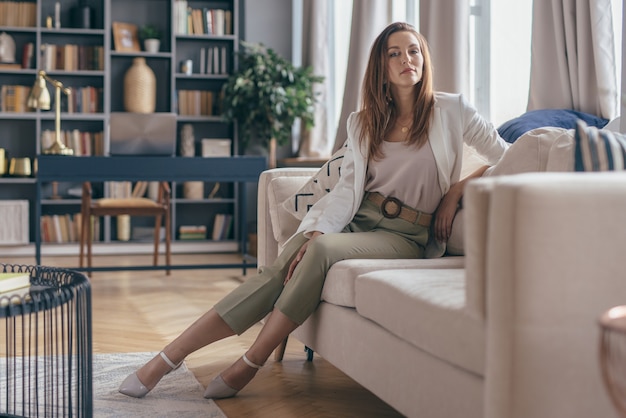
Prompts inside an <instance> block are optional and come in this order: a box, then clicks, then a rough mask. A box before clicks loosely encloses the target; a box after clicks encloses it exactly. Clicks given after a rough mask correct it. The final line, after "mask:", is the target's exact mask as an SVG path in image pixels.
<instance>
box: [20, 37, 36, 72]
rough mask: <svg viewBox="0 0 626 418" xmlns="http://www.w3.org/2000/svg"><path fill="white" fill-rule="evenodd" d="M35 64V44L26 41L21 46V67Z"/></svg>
mask: <svg viewBox="0 0 626 418" xmlns="http://www.w3.org/2000/svg"><path fill="white" fill-rule="evenodd" d="M34 66H35V44H34V43H32V42H26V43H25V44H24V46H23V47H22V68H34Z"/></svg>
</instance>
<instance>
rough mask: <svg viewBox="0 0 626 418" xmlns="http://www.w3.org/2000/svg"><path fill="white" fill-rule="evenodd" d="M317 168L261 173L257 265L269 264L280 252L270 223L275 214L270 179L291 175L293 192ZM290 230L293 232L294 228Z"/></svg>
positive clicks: (281, 169)
mask: <svg viewBox="0 0 626 418" xmlns="http://www.w3.org/2000/svg"><path fill="white" fill-rule="evenodd" d="M318 170H319V169H318V168H300V167H288V168H274V169H271V170H266V171H264V172H262V173H261V176H260V177H259V183H258V207H257V223H258V224H257V234H258V237H257V239H258V245H257V263H258V265H259V266H265V265H269V264H271V263H272V262H273V261H274V260H275V259H276V257H277V256H278V253H279V252H280V243H279V240H278V239H277V237H276V234H274V229H275V228H274V226H275V225H273V224H272V223H273V220H275V219H276V216H277V215H276V212H275V211H276V209H277V208H276V205H277V202H276V198H275V194H273V190H272V189H273V188H272V181H273V180H275V179H280V178H285V177H291V178H293V180H294V181H293V182H291V183H290V186H291V187H292V188H294V189H295V190H293V192H295V191H297V190H298V188H299V187H300V186H302V185H304V183H305V182H306V180H308V179H309V178H310V177H311V176H312V175H313V174H315V173H316V172H317V171H318ZM283 192H284V190H283ZM272 215H273V216H272ZM291 232H295V229H294V230H293V231H291ZM287 233H288V231H283V234H287Z"/></svg>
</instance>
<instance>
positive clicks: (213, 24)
mask: <svg viewBox="0 0 626 418" xmlns="http://www.w3.org/2000/svg"><path fill="white" fill-rule="evenodd" d="M173 22H174V23H173V24H174V33H175V34H177V35H217V36H222V35H232V34H233V12H232V11H231V10H227V9H219V8H215V9H210V8H208V7H203V8H195V9H194V8H192V7H190V6H189V4H188V2H187V1H186V0H176V1H175V2H174V19H173Z"/></svg>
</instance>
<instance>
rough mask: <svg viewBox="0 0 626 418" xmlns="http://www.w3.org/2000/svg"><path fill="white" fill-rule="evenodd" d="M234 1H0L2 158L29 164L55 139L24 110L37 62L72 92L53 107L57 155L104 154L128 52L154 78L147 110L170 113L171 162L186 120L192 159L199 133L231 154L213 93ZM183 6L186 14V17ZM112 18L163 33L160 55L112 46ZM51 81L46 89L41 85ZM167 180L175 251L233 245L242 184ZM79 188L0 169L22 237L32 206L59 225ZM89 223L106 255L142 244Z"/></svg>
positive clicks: (233, 20) (33, 215)
mask: <svg viewBox="0 0 626 418" xmlns="http://www.w3.org/2000/svg"><path fill="white" fill-rule="evenodd" d="M57 3H58V6H57ZM241 3H242V1H241V0H217V1H208V0H188V1H186V2H183V1H179V0H133V1H128V0H87V1H84V2H82V1H79V0H60V1H58V2H55V1H48V0H33V1H29V0H25V1H6V0H0V34H1V33H3V32H4V33H7V34H8V35H10V36H11V38H12V39H13V40H14V42H15V51H16V53H15V55H16V56H15V64H17V65H3V64H6V63H0V86H1V88H2V92H1V93H2V95H0V148H3V149H4V150H5V153H6V161H8V160H10V159H11V158H13V157H29V158H30V159H31V161H33V162H35V161H36V160H37V159H38V157H40V156H41V154H42V150H43V149H45V148H46V144H47V143H48V142H49V141H50V140H51V138H52V139H53V138H54V124H55V115H54V111H32V110H30V109H28V108H27V107H26V106H25V100H26V97H27V96H28V92H29V89H30V88H31V87H32V85H33V83H34V80H35V77H36V74H37V71H38V70H39V69H44V70H46V72H47V74H48V75H49V76H50V77H52V78H54V79H57V80H59V81H61V82H62V83H63V85H64V86H65V87H68V88H70V89H71V90H72V92H73V93H74V96H73V98H71V99H70V98H68V99H63V101H62V108H61V109H62V113H61V130H62V131H63V137H64V140H65V142H66V144H67V145H68V146H70V147H72V148H73V149H74V150H75V155H76V156H75V157H67V158H90V157H99V156H109V155H110V118H111V113H114V112H124V111H125V107H124V75H125V73H126V71H127V70H128V68H129V67H130V66H131V65H132V63H133V60H134V59H135V58H137V57H142V58H144V59H145V61H146V63H147V65H148V66H149V67H150V69H151V70H152V71H153V72H154V74H155V77H156V83H157V89H156V109H155V112H158V113H160V112H164V113H171V112H174V113H176V124H177V127H176V128H177V138H176V154H175V156H176V157H177V158H178V157H180V158H184V157H183V153H182V152H183V150H182V149H181V146H180V143H181V132H182V131H183V128H184V127H185V129H190V130H192V131H193V138H194V140H193V150H194V156H196V157H199V156H201V155H202V141H203V140H204V139H207V138H208V139H213V138H215V139H217V138H219V139H223V138H227V139H230V140H231V150H230V153H231V155H233V156H237V155H239V149H238V141H237V132H236V126H233V125H232V124H228V123H225V122H224V121H223V119H222V118H221V116H220V114H221V107H220V90H221V87H222V85H223V83H224V82H225V81H226V79H227V77H228V74H229V73H230V72H231V71H232V70H233V69H234V68H235V66H236V58H235V57H236V52H237V50H238V44H239V39H240V36H239V21H238V18H239V16H240V7H241V5H240V4H241ZM18 8H19V10H18ZM187 10H192V11H193V12H192V13H191V14H190V15H191V16H189V17H188V16H187V14H188V13H187ZM164 11H169V12H168V13H165V12H164ZM18 16H19V17H18ZM113 22H122V23H125V24H130V25H133V26H134V27H136V28H137V29H140V28H141V27H142V26H144V25H148V24H149V25H152V26H155V27H156V28H158V29H159V31H160V32H161V37H160V47H159V50H158V52H146V51H145V50H144V47H143V43H142V40H141V39H138V41H139V44H140V47H139V49H138V50H132V51H128V50H123V51H121V50H119V49H118V48H116V45H115V39H114V34H113V29H112V28H113ZM189 64H191V65H189ZM18 66H19V68H17V67H18ZM49 89H50V90H51V92H52V91H53V89H52V88H51V87H50V86H49ZM16 92H17V93H16ZM181 100H182V101H183V102H181ZM7 105H8V107H7ZM53 106H54V104H53ZM34 169H36V167H34ZM171 186H172V205H173V207H172V217H173V219H172V237H173V249H174V250H175V251H176V249H177V246H178V248H181V249H184V248H188V249H190V250H192V251H193V250H194V249H196V248H197V249H198V250H201V251H205V250H207V251H211V250H214V251H229V250H233V251H236V250H239V251H241V250H242V248H241V244H240V243H239V242H238V237H239V235H240V231H241V223H242V222H245V219H243V218H242V216H241V215H242V209H241V196H242V193H243V192H244V190H241V185H240V184H238V183H237V182H234V181H233V182H225V181H222V182H219V181H216V180H215V179H212V178H206V179H203V180H202V181H196V186H197V187H198V186H199V187H200V190H201V193H199V194H197V193H196V194H190V193H188V192H189V190H188V188H187V186H189V185H188V184H186V182H171ZM197 187H196V190H197ZM38 189H39V193H40V198H39V199H38V197H37V195H38V193H37V190H38ZM79 189H80V184H79V183H73V182H70V181H60V182H52V181H46V182H42V183H41V184H38V178H37V176H36V175H33V176H30V177H21V178H20V177H14V176H11V175H8V173H7V174H5V175H3V176H1V177H0V200H5V201H11V200H15V201H18V200H19V201H24V200H25V201H27V202H28V203H29V205H28V207H29V209H28V223H29V226H30V227H29V236H28V242H29V243H30V244H33V243H35V242H36V241H37V242H38V240H39V239H40V238H41V237H36V236H35V234H36V233H37V232H36V231H37V230H38V229H39V226H40V219H41V218H40V217H39V215H38V212H39V211H40V212H41V213H40V215H41V216H44V215H45V216H48V217H55V216H56V217H58V218H62V219H63V220H62V221H61V224H62V225H63V224H67V223H68V219H69V220H70V222H69V224H70V225H71V219H72V217H73V216H74V214H77V213H79V212H80V196H79V194H78V193H77V192H78V191H79ZM148 189H149V188H148ZM94 190H95V191H96V194H95V196H94V197H96V198H97V197H102V196H105V197H108V193H109V190H110V187H109V185H107V184H105V183H104V182H103V183H101V184H96V185H94ZM58 197H60V198H58ZM223 214H226V215H230V217H232V219H233V221H232V225H231V228H228V227H223V228H222V229H223V230H225V231H229V233H228V234H226V236H220V235H215V236H220V239H219V240H213V239H212V237H213V233H212V231H213V227H214V224H216V223H218V224H219V223H220V221H221V220H223V217H222V215H223ZM67 215H69V216H67ZM216 218H217V221H216ZM227 218H228V217H227ZM150 222H151V221H150V220H149V219H141V218H137V219H135V218H133V220H132V227H133V228H135V227H136V229H137V230H141V229H142V228H144V229H145V228H147V227H149V226H150ZM35 226H37V228H35ZM186 226H204V227H205V230H206V238H205V239H197V238H199V235H198V234H196V235H193V236H192V238H194V239H188V238H189V235H188V234H183V237H182V239H181V237H180V233H179V230H180V227H183V231H185V230H186V229H185V228H184V227H186ZM99 228H100V229H99V231H98V232H99V237H100V241H101V242H99V243H97V244H96V245H95V246H94V249H95V251H98V249H99V248H100V249H101V250H102V252H105V253H106V252H108V251H109V250H110V249H111V246H113V247H117V246H120V247H121V248H124V250H122V251H127V249H128V248H130V247H132V248H133V249H134V250H131V251H135V252H143V250H142V249H141V248H142V241H141V240H135V241H133V240H132V239H131V240H130V241H129V242H126V241H124V242H123V241H120V240H118V239H117V232H116V220H115V219H105V218H103V219H101V220H100V222H99ZM63 235H64V236H73V235H74V236H75V235H76V234H63ZM222 235H224V234H222ZM61 241H62V242H61V243H59V242H56V243H43V248H44V251H45V252H46V253H50V254H54V253H56V251H55V248H58V252H59V253H76V251H77V243H74V242H71V241H70V242H66V241H65V240H64V239H61ZM61 244H63V245H61ZM129 244H130V246H129V247H124V246H125V245H129ZM132 244H135V245H132ZM2 245H3V243H2V242H0V246H2ZM243 245H245V243H244V244H243ZM27 247H30V246H27ZM105 247H108V248H109V250H107V249H106V248H105ZM143 247H145V252H150V251H151V250H150V244H149V243H146V244H143ZM1 251H2V247H0V252H1ZM113 252H115V250H113Z"/></svg>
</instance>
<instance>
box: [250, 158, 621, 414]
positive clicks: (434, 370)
mask: <svg viewBox="0 0 626 418" xmlns="http://www.w3.org/2000/svg"><path fill="white" fill-rule="evenodd" d="M315 171H316V170H313V169H301V168H296V169H294V168H282V169H274V170H268V171H266V172H264V173H263V174H262V175H261V178H260V181H259V213H258V222H259V225H258V234H259V248H258V257H259V265H265V264H269V263H271V262H272V260H274V258H275V257H276V255H277V254H278V252H279V251H280V248H281V245H282V244H283V243H284V242H282V241H284V237H286V236H289V234H290V233H291V232H293V230H295V228H296V227H297V224H298V221H297V220H296V219H294V218H291V219H290V215H288V214H285V213H283V212H281V210H280V206H281V205H280V203H281V202H282V201H283V200H285V199H286V198H288V197H289V196H290V195H292V194H293V193H295V192H296V191H297V190H298V189H299V188H300V186H302V184H303V183H304V182H306V181H307V179H308V178H309V176H311V175H312V174H313V173H314V172H315ZM464 199H465V201H464V205H465V209H464V218H465V219H464V222H465V233H464V238H463V239H464V242H465V248H466V251H465V256H456V257H443V258H440V259H427V260H348V261H342V262H339V263H336V264H335V265H334V266H333V267H332V268H331V269H330V271H329V273H328V276H327V280H326V284H325V286H324V290H323V294H322V299H323V300H322V302H321V304H320V306H319V308H318V309H317V311H316V312H315V313H314V314H313V315H312V316H311V317H310V318H309V319H308V320H307V321H306V322H305V323H304V324H303V325H302V326H301V327H299V328H298V329H297V330H296V331H295V332H294V333H293V334H292V337H295V338H296V339H298V340H299V341H301V342H302V343H303V344H304V345H306V346H307V347H310V348H311V349H312V350H314V351H315V352H316V353H317V354H319V355H320V356H322V357H323V358H325V359H326V360H327V361H329V362H330V363H332V364H333V365H334V366H336V367H337V368H339V369H340V370H342V371H343V372H345V373H346V374H347V375H349V376H350V377H352V378H353V379H354V380H356V381H357V382H359V383H360V384H361V385H363V386H364V387H365V388H367V389H368V390H370V391H371V392H373V393H374V394H376V395H377V396H378V397H380V398H381V399H382V400H384V401H385V402H387V403H388V404H389V405H391V406H392V407H394V408H395V409H397V410H398V411H399V412H400V413H402V414H403V415H406V416H409V417H446V418H449V417H464V418H469V417H489V418H529V417H532V418H541V417H546V418H557V417H567V418H573V417H580V418H589V417H617V414H616V412H614V409H613V407H612V405H611V403H610V400H609V398H608V396H607V395H606V392H605V389H604V387H603V385H602V379H601V374H600V367H599V361H598V349H597V347H598V336H599V329H598V325H597V319H598V318H599V316H600V315H601V314H602V313H603V312H604V311H605V310H607V309H608V308H610V307H612V306H615V305H621V304H625V303H626V282H625V280H624V273H623V270H624V262H623V257H624V256H623V254H624V249H626V174H624V173H603V174H596V173H527V174H519V175H506V176H496V177H490V178H482V179H479V180H475V181H473V182H471V183H470V184H469V185H468V188H467V191H466V195H465V198H464ZM277 238H278V239H277ZM320 384H323V382H320Z"/></svg>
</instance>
